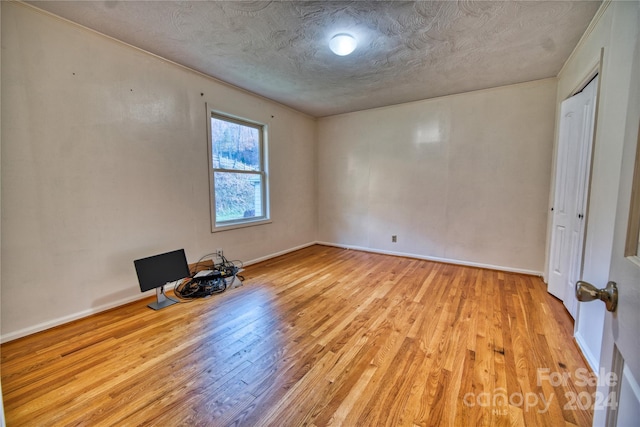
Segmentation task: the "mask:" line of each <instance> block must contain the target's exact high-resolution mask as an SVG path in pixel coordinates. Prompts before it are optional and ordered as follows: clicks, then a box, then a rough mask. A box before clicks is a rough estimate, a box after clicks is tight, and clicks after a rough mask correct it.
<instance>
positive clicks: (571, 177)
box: [547, 77, 598, 318]
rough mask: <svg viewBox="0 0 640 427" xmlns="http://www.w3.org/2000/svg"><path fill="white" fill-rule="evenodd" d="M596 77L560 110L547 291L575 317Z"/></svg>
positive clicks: (563, 104)
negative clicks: (575, 288)
mask: <svg viewBox="0 0 640 427" xmlns="http://www.w3.org/2000/svg"><path fill="white" fill-rule="evenodd" d="M597 80H598V79H597V77H596V78H595V79H593V80H592V81H591V82H590V83H589V84H588V85H587V86H586V87H585V88H584V89H583V90H582V91H581V92H580V93H578V94H576V95H574V96H572V97H571V98H569V99H566V100H565V101H564V102H563V103H562V105H561V110H560V136H559V140H558V156H557V160H556V186H555V193H554V204H553V222H552V233H551V248H550V249H551V250H550V251H549V254H550V257H551V258H550V260H549V284H548V288H547V289H548V291H549V293H551V294H552V295H554V296H556V297H557V298H559V299H561V300H562V301H563V302H564V304H565V306H566V307H567V310H568V311H569V313H570V314H571V316H573V317H574V318H575V315H576V310H577V303H576V300H575V298H574V297H573V287H574V284H575V282H576V281H577V280H579V279H580V275H581V272H582V255H583V248H584V230H585V215H586V201H587V192H588V185H587V183H588V180H589V173H590V165H591V147H592V145H593V144H592V142H593V120H594V114H595V105H596V93H597V87H598V82H597Z"/></svg>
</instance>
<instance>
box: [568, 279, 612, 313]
mask: <svg viewBox="0 0 640 427" xmlns="http://www.w3.org/2000/svg"><path fill="white" fill-rule="evenodd" d="M576 298H577V299H578V301H582V302H586V301H593V300H596V299H599V300H600V301H603V302H604V304H605V306H606V307H607V311H611V312H613V311H616V307H617V306H618V285H616V282H609V283H607V287H606V288H604V289H598V288H596V287H595V286H593V285H592V284H591V283H588V282H583V281H582V280H579V281H577V282H576Z"/></svg>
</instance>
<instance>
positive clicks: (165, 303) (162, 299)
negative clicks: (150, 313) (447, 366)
mask: <svg viewBox="0 0 640 427" xmlns="http://www.w3.org/2000/svg"><path fill="white" fill-rule="evenodd" d="M156 299H157V301H156V302H152V303H151V304H149V305H147V307H151V308H153V309H154V310H160V309H161V308H165V307H169V306H170V305H173V304H177V303H178V302H180V301H176V300H174V299H173V298H170V297H168V296H167V294H165V293H164V285H163V286H160V287H159V288H156Z"/></svg>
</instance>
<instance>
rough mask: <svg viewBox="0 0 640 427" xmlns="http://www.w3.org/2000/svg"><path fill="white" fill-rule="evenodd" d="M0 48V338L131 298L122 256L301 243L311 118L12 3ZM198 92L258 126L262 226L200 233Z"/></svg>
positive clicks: (308, 202) (203, 215)
mask: <svg viewBox="0 0 640 427" xmlns="http://www.w3.org/2000/svg"><path fill="white" fill-rule="evenodd" d="M2 42H3V50H2V117H3V124H4V125H5V126H3V127H2V231H3V233H2V267H3V268H2V289H1V292H2V295H1V297H2V298H1V304H2V307H1V310H2V311H1V312H2V322H1V323H2V324H1V326H2V336H3V339H5V340H6V339H8V338H12V337H16V336H20V335H24V334H26V333H29V332H33V331H35V330H39V329H43V328H45V327H47V326H51V325H53V324H57V323H60V322H63V321H66V320H70V319H73V318H75V317H78V316H82V315H86V314H90V313H92V312H94V311H97V310H100V309H104V308H105V307H109V306H113V305H116V304H119V303H122V302H124V301H128V300H131V299H135V298H138V297H140V291H139V288H138V282H137V278H136V274H135V270H134V268H133V260H134V259H137V258H141V257H144V256H149V255H153V254H156V253H160V252H164V251H168V250H173V249H178V248H185V250H186V253H187V258H188V259H189V261H190V262H195V261H196V260H197V259H198V258H199V257H200V256H202V255H204V254H207V253H210V252H212V251H214V250H215V249H216V248H223V249H224V251H225V255H227V256H228V257H229V258H232V259H241V260H245V261H249V260H254V259H257V258H261V257H264V256H268V255H270V254H274V253H278V252H280V251H285V250H289V249H291V248H294V247H297V246H300V245H305V244H308V243H310V242H313V241H314V240H315V231H316V211H317V209H316V197H315V188H316V185H315V137H316V122H315V120H314V119H312V118H309V117H308V116H305V115H303V114H300V113H297V112H294V111H292V110H290V109H288V108H285V107H283V106H281V105H279V104H276V103H273V102H271V101H268V100H265V99H263V98H259V97H256V96H253V95H251V94H248V93H246V92H242V91H240V90H237V89H235V88H231V87H229V86H227V85H224V84H221V83H219V82H217V81H215V80H212V79H209V78H206V77H203V76H201V75H199V74H197V73H194V72H191V71H189V70H186V69H184V68H182V67H180V66H177V65H175V64H172V63H169V62H167V61H164V60H161V59H159V58H156V57H154V56H152V55H149V54H146V53H144V52H141V51H139V50H136V49H134V48H131V47H129V46H126V45H123V44H121V43H118V42H115V41H113V40H111V39H108V38H106V37H103V36H100V35H97V34H95V33H92V32H90V31H88V30H85V29H82V28H80V27H77V26H75V25H72V24H69V23H67V22H65V21H62V20H59V19H57V18H54V17H51V16H48V15H46V14H44V13H41V12H38V11H35V10H33V9H31V8H30V7H28V6H25V5H21V4H15V3H7V2H2ZM201 94H202V95H201ZM205 102H208V103H209V104H210V105H212V106H215V107H216V108H219V109H220V110H223V111H227V112H229V113H231V114H237V115H239V116H243V117H247V118H250V119H252V120H258V121H261V122H265V123H267V124H268V125H269V150H270V151H269V155H270V157H269V162H270V181H271V214H272V219H273V223H272V224H268V225H263V226H256V227H250V228H244V229H239V230H232V231H226V232H221V233H211V231H210V230H211V223H210V217H209V175H208V169H207V168H208V162H207V125H206V120H207V116H206V110H205Z"/></svg>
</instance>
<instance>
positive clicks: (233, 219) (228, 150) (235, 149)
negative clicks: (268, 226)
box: [207, 110, 269, 232]
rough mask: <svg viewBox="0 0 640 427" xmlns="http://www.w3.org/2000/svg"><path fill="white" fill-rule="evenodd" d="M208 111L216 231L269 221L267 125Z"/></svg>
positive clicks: (213, 216) (212, 203) (212, 206)
mask: <svg viewBox="0 0 640 427" xmlns="http://www.w3.org/2000/svg"><path fill="white" fill-rule="evenodd" d="M207 111H210V117H209V175H210V181H211V182H210V184H211V223H212V231H214V232H215V231H222V230H226V229H231V228H238V227H246V226H249V225H257V224H263V223H266V222H269V203H268V192H267V188H268V185H267V171H266V167H265V125H263V124H258V123H254V122H249V121H246V120H242V119H238V118H234V117H229V116H225V115H222V114H219V113H216V112H212V111H211V110H207Z"/></svg>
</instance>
